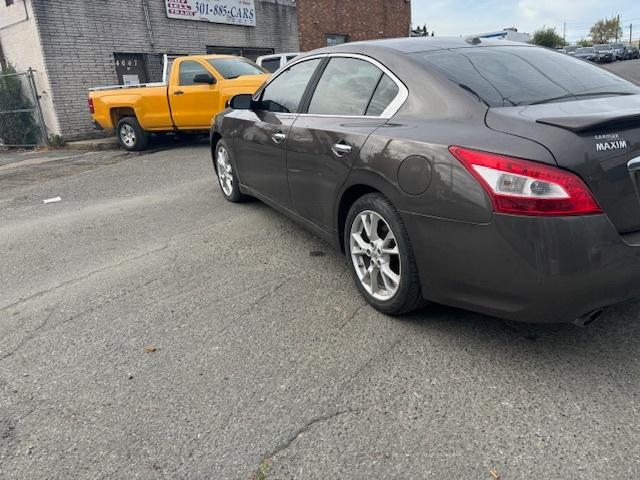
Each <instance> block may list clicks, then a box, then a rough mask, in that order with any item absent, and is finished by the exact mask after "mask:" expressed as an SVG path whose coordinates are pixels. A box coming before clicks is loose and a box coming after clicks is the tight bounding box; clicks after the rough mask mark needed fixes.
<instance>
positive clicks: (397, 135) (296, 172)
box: [211, 38, 640, 325]
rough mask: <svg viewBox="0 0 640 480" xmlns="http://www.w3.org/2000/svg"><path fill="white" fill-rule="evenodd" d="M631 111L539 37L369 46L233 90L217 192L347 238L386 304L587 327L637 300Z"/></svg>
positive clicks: (397, 309) (639, 135) (365, 285)
mask: <svg viewBox="0 0 640 480" xmlns="http://www.w3.org/2000/svg"><path fill="white" fill-rule="evenodd" d="M514 79H517V81H514ZM639 112H640V88H639V87H637V86H635V85H633V84H631V83H629V82H627V81H626V80H623V79H622V78H620V77H618V76H616V75H613V74H611V73H609V72H607V71H606V70H604V69H601V68H597V67H595V66H593V65H590V64H588V63H586V62H582V61H580V60H577V59H575V58H572V57H570V56H568V55H564V54H560V53H557V52H554V51H551V50H548V49H546V48H541V47H535V46H531V45H516V44H513V43H511V42H502V41H489V40H479V39H474V41H473V42H469V41H466V40H465V39H438V38H428V39H425V38H402V39H400V38H399V39H392V40H377V41H370V42H357V43H352V44H343V45H339V46H334V47H330V48H324V49H321V50H317V51H314V52H310V53H308V54H304V55H302V56H300V57H298V58H296V59H295V60H294V61H293V62H292V63H291V64H290V65H288V66H287V67H285V68H283V69H281V70H280V71H279V72H278V73H277V74H276V75H275V76H274V77H272V79H271V80H270V81H269V82H267V83H266V84H265V85H264V86H263V87H262V88H261V89H260V90H259V91H258V92H257V93H256V94H255V95H253V96H252V95H239V96H236V97H234V98H233V99H232V100H231V102H230V109H228V110H225V111H224V112H223V113H221V114H220V115H218V116H216V118H215V121H214V123H213V125H212V130H211V153H212V156H213V164H214V168H215V171H216V174H217V183H219V186H220V189H221V193H222V195H224V197H225V198H226V199H227V200H228V201H231V202H239V201H241V200H243V199H244V198H245V196H246V195H249V196H253V197H256V198H258V199H260V200H262V201H264V202H265V203H267V204H269V205H271V206H272V207H273V208H275V209H277V210H278V211H280V212H282V213H284V214H286V215H288V216H290V217H291V218H293V219H295V220H297V221H299V222H300V223H301V224H303V225H305V226H306V227H308V228H309V229H310V230H311V231H313V232H315V233H316V234H318V235H320V236H322V237H323V238H325V239H326V240H328V241H330V242H331V243H332V244H333V245H334V246H335V247H336V248H338V249H343V251H344V252H345V256H346V261H347V263H348V265H349V268H350V270H351V272H352V276H353V279H354V281H355V283H356V285H357V288H358V289H359V291H360V293H361V294H362V295H363V297H364V298H365V299H366V300H367V301H368V302H369V303H370V304H371V305H372V306H373V307H375V308H376V309H378V310H379V311H381V312H384V313H387V314H392V315H398V314H402V313H405V312H409V311H411V310H413V309H415V308H417V307H419V306H420V305H422V304H423V301H424V300H430V301H434V302H438V303H444V304H448V305H452V306H456V307H461V308H466V309H471V310H475V311H478V312H482V313H485V314H489V315H495V316H498V317H503V318H509V319H514V320H522V321H530V322H564V321H576V323H578V324H580V325H583V324H586V323H589V322H591V321H593V320H594V319H595V318H597V317H598V316H599V315H600V313H601V312H602V309H603V308H604V307H606V306H609V305H613V304H616V303H618V302H621V301H623V300H626V299H629V298H635V297H638V296H640V201H639V199H638V196H637V194H636V191H637V188H638V186H639V184H638V183H637V182H640V178H638V176H640V158H638V152H637V151H636V150H635V145H636V144H637V143H638V142H640V128H638V123H637V119H638V118H639V117H640V115H639ZM621 120H624V123H623V122H621ZM612 126H615V130H612ZM282 247H283V248H286V247H287V245H285V243H282ZM318 268H322V267H321V266H319V267H318Z"/></svg>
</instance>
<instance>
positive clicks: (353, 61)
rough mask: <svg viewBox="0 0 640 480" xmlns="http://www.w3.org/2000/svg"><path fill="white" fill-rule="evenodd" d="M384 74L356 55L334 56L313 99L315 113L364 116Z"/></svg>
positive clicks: (310, 110)
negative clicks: (354, 56)
mask: <svg viewBox="0 0 640 480" xmlns="http://www.w3.org/2000/svg"><path fill="white" fill-rule="evenodd" d="M382 76H383V73H382V70H380V69H379V68H378V67H376V66H375V65H373V64H371V63H369V62H367V61H365V60H360V59H357V58H347V57H333V58H331V60H329V63H328V65H327V67H326V68H325V70H324V72H323V73H322V77H321V78H320V81H319V82H318V85H317V87H316V89H315V92H314V93H313V97H312V98H311V103H310V104H309V109H308V113H309V114H312V115H340V116H363V115H365V113H366V112H367V107H368V106H369V103H370V101H371V97H372V96H373V94H374V92H375V91H376V88H377V86H378V83H380V79H381V78H382Z"/></svg>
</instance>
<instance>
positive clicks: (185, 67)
mask: <svg viewBox="0 0 640 480" xmlns="http://www.w3.org/2000/svg"><path fill="white" fill-rule="evenodd" d="M200 73H206V74H209V75H211V74H210V73H209V72H208V71H207V69H206V68H204V67H203V66H202V65H200V64H199V63H198V62H194V61H193V60H186V61H184V62H182V63H181V64H180V86H182V87H185V86H188V85H193V84H194V82H193V79H194V77H195V76H196V75H198V74H200Z"/></svg>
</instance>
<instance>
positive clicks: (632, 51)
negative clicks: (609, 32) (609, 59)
mask: <svg viewBox="0 0 640 480" xmlns="http://www.w3.org/2000/svg"><path fill="white" fill-rule="evenodd" d="M627 56H628V58H627V60H634V59H636V58H640V50H638V47H633V46H628V47H627Z"/></svg>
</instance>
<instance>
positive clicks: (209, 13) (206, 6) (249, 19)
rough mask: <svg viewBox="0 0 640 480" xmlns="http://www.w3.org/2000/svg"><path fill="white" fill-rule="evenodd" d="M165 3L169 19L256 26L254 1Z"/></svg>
mask: <svg viewBox="0 0 640 480" xmlns="http://www.w3.org/2000/svg"><path fill="white" fill-rule="evenodd" d="M165 3H166V5H167V16H168V17H169V18H180V19H182V20H196V21H200V22H215V23H227V24H231V25H246V26H251V27H255V26H256V7H255V3H254V0H165Z"/></svg>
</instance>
